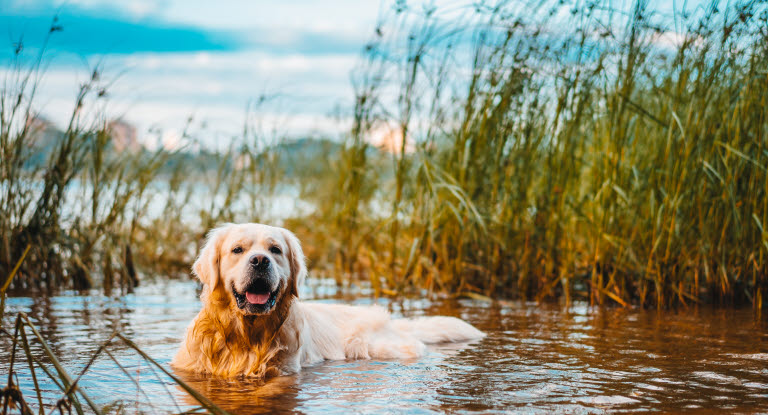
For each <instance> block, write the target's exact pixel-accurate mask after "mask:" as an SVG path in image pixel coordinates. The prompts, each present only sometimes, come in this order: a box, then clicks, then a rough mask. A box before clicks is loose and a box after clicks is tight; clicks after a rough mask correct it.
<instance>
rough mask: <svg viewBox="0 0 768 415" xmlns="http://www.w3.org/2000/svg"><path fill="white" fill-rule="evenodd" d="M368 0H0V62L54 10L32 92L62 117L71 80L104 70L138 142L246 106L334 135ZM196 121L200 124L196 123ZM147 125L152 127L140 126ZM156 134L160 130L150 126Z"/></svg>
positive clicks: (231, 116)
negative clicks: (42, 62) (36, 85)
mask: <svg viewBox="0 0 768 415" xmlns="http://www.w3.org/2000/svg"><path fill="white" fill-rule="evenodd" d="M379 7H380V4H379V2H378V1H370V2H368V1H354V0H343V1H333V2H318V1H243V2H221V3H220V2H211V1H198V0H192V1H182V0H133V1H123V2H112V1H104V0H69V1H58V0H0V70H1V71H3V72H6V71H7V70H8V69H7V68H8V64H9V62H10V58H11V57H12V51H13V48H14V47H15V45H16V44H17V42H18V41H19V39H22V40H23V45H24V56H25V58H26V59H28V61H32V60H33V59H34V57H35V56H36V51H37V50H39V48H40V46H41V45H42V43H43V40H44V38H45V36H46V34H47V33H48V29H49V28H50V27H51V24H52V19H53V17H54V16H58V20H57V21H56V22H55V24H56V25H58V26H60V27H61V29H62V30H61V31H57V32H56V33H54V34H53V36H52V37H51V39H50V41H49V44H48V47H47V49H46V54H45V62H46V65H47V69H46V73H45V77H44V80H43V83H42V86H41V88H39V93H38V97H37V104H38V105H37V107H38V109H39V111H41V113H42V114H44V115H45V116H46V117H48V118H49V119H51V120H52V121H54V122H55V123H57V124H64V123H65V122H66V120H67V116H68V114H69V113H70V112H71V109H72V105H73V102H74V98H75V94H76V90H77V87H78V85H80V84H81V83H82V82H84V81H85V80H86V79H87V77H88V76H89V75H90V73H91V71H92V69H93V68H94V67H95V66H96V65H99V66H100V67H101V68H103V78H104V79H112V80H114V82H113V83H112V84H111V86H110V88H109V105H108V107H107V109H108V111H109V113H110V115H111V116H113V117H120V116H121V117H123V118H125V119H126V120H128V121H130V122H132V123H134V124H135V125H137V127H139V131H140V135H141V136H142V138H143V139H145V140H147V141H148V142H150V144H152V143H151V141H152V140H156V138H155V136H156V135H159V136H164V137H165V139H166V140H167V141H168V140H170V141H173V140H174V137H176V136H178V135H179V134H180V132H181V131H182V130H183V129H184V127H185V124H186V121H187V119H188V118H189V117H190V116H193V117H194V120H195V121H194V123H195V124H194V125H195V126H196V127H195V128H197V127H200V128H204V130H201V131H202V132H201V133H200V135H201V136H202V137H201V138H203V139H204V140H206V141H209V142H217V141H221V140H222V138H226V137H228V136H231V135H232V134H237V133H238V132H239V131H241V130H242V125H243V120H244V118H245V113H246V106H247V105H248V103H249V102H253V101H255V100H257V99H258V98H259V97H260V96H268V97H270V99H269V100H267V101H266V103H265V104H262V105H260V106H259V107H258V108H256V109H254V110H253V117H255V118H258V119H259V120H260V123H259V124H260V126H261V127H262V128H263V129H264V130H266V131H272V130H276V131H278V132H279V133H281V134H286V135H306V134H337V133H338V132H339V131H341V130H342V129H343V128H344V125H343V124H344V123H343V121H342V122H341V123H340V122H339V120H338V117H334V116H333V112H334V111H335V109H336V108H339V107H342V108H343V107H348V106H349V105H350V104H351V103H352V102H353V99H352V88H351V85H350V82H349V74H350V71H351V69H352V67H353V66H354V64H355V63H356V62H357V60H358V57H359V55H360V51H361V50H362V48H363V46H364V45H365V43H366V41H367V40H368V39H369V38H370V36H371V35H372V33H373V29H374V28H375V25H376V20H377V16H378V14H379ZM203 126H204V127H203ZM149 131H152V133H151V134H150V133H148V132H149ZM156 131H160V132H158V133H156V134H155V132H156Z"/></svg>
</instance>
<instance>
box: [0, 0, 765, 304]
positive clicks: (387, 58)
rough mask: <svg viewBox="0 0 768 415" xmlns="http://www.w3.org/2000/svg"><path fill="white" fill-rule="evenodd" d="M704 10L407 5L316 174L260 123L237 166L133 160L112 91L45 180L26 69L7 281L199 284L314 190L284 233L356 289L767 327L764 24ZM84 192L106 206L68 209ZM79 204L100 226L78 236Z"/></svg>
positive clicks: (733, 12)
mask: <svg viewBox="0 0 768 415" xmlns="http://www.w3.org/2000/svg"><path fill="white" fill-rule="evenodd" d="M411 7H412V6H411ZM683 7H685V6H681V7H680V8H678V9H676V10H654V9H651V8H650V7H649V6H648V3H647V2H644V1H633V2H629V3H627V4H621V5H619V4H616V3H615V2H604V1H589V2H585V1H576V2H560V1H554V0H553V1H545V2H533V1H530V2H526V1H506V0H501V1H499V2H497V3H482V2H481V3H476V4H472V5H468V6H456V7H453V8H436V7H431V6H430V7H424V8H421V9H414V8H410V7H409V6H408V5H407V3H404V2H395V3H394V4H393V5H392V7H391V8H389V9H386V10H385V12H384V14H383V15H382V16H381V19H380V20H381V22H380V24H379V26H378V27H376V28H375V31H374V33H375V35H374V36H373V38H372V39H371V41H370V43H369V44H368V45H367V46H366V48H365V51H364V54H363V56H362V59H361V61H360V65H359V66H358V67H356V68H355V70H354V71H353V73H352V80H353V86H354V88H355V91H356V97H355V102H354V105H353V106H352V108H353V110H352V112H351V114H349V116H350V119H351V121H352V128H351V130H350V131H349V132H348V134H346V135H345V136H344V137H343V139H342V140H341V141H340V142H334V141H333V140H319V141H317V140H316V141H311V142H310V141H307V142H305V144H306V145H307V146H315V147H317V148H320V150H319V152H316V153H311V154H310V153H309V151H308V150H307V149H306V148H301V147H297V148H291V147H290V146H291V144H286V143H285V142H284V141H282V137H280V136H275V135H274V134H264V133H262V132H261V131H260V130H259V128H258V120H254V119H253V117H251V116H250V115H249V117H248V118H247V120H246V123H245V128H244V129H243V134H242V135H241V136H239V137H234V138H232V139H231V140H227V142H228V143H229V144H228V145H227V146H225V147H223V148H215V149H211V148H210V147H206V146H205V145H198V144H196V143H198V142H200V143H202V142H205V141H206V140H204V139H203V138H202V137H199V138H198V137H194V136H192V135H191V134H189V133H186V132H185V134H184V139H185V142H187V143H189V144H188V145H187V146H186V147H182V148H180V149H176V150H158V151H157V152H156V153H150V152H147V151H142V152H140V153H138V154H135V155H131V154H129V153H127V152H122V153H120V154H119V155H117V154H115V152H114V151H110V145H112V144H111V143H112V133H111V131H110V129H109V128H107V127H108V125H107V124H106V123H104V122H103V121H104V117H103V116H101V115H100V113H99V111H98V110H92V111H91V113H90V116H86V115H85V114H86V110H87V109H88V108H94V105H90V106H89V105H88V104H89V103H90V104H94V103H98V102H100V100H102V99H104V96H105V95H106V94H105V93H104V88H103V87H102V84H103V82H102V81H101V80H100V74H99V73H98V71H95V72H94V76H92V79H91V81H90V82H89V83H88V84H87V85H85V86H84V87H83V90H82V91H81V93H80V95H78V97H77V99H76V102H75V106H74V111H73V116H72V122H71V123H70V125H69V127H68V128H67V129H66V131H65V133H64V134H63V136H62V137H63V138H62V139H61V140H59V141H57V144H56V147H55V151H53V152H52V153H51V156H50V159H49V160H47V161H46V162H44V163H37V164H34V163H31V162H30V161H29V160H30V159H32V158H34V156H35V154H36V153H35V151H34V147H31V146H30V145H29V143H30V141H31V140H33V135H34V134H31V131H30V129H29V127H28V126H31V125H34V123H33V122H30V120H33V119H34V115H35V114H34V111H33V109H34V107H33V105H32V102H33V101H34V91H35V85H36V83H35V82H33V81H34V80H35V79H38V78H39V77H40V76H42V74H41V73H40V72H39V69H38V68H39V64H33V65H32V66H31V67H28V68H27V67H23V66H21V65H19V66H18V68H17V70H16V72H14V73H15V75H13V76H15V78H13V79H9V80H7V81H6V83H5V86H4V88H3V90H2V94H1V95H2V98H3V99H2V101H1V102H2V108H0V109H1V110H2V111H0V115H2V116H1V117H0V124H1V125H0V127H2V128H0V132H1V134H0V151H2V154H3V164H2V167H0V171H2V177H0V179H1V180H0V182H1V183H2V184H3V187H2V188H0V190H2V191H3V198H2V200H1V201H0V221H2V222H0V225H2V226H0V233H1V234H0V242H2V244H0V275H8V273H9V272H10V270H11V269H12V268H13V266H14V264H16V261H18V259H19V258H20V256H21V253H22V251H23V250H24V248H25V247H26V246H27V245H31V246H32V248H31V251H30V253H29V256H28V258H27V259H26V261H24V266H23V267H22V268H21V270H20V272H19V275H18V276H17V277H16V279H15V280H14V283H13V284H14V286H15V285H18V286H29V285H44V284H43V282H46V281H47V283H48V285H56V282H63V283H64V284H65V285H70V286H75V287H87V286H89V285H91V282H92V281H96V282H98V281H103V283H104V285H105V286H108V287H111V286H113V285H116V284H117V283H118V282H119V285H120V286H122V287H130V286H132V285H134V284H135V283H136V282H137V280H138V277H137V275H138V274H139V273H141V272H142V270H143V271H144V272H145V273H153V274H154V273H161V274H168V275H185V274H187V273H188V269H189V264H190V263H191V261H192V260H193V258H194V254H195V252H196V249H197V248H198V245H199V243H200V240H201V239H202V237H203V235H204V234H205V232H206V230H207V229H209V228H210V227H212V226H215V225H216V224H219V223H221V222H224V221H268V222H269V221H271V220H272V219H273V218H271V217H269V215H267V214H266V212H267V211H268V210H269V207H270V203H273V201H272V200H273V199H272V197H273V196H275V195H277V194H279V193H280V191H281V189H285V188H296V189H298V191H299V194H300V196H299V198H300V199H301V200H302V201H304V202H307V203H309V204H310V205H311V206H312V207H313V209H311V211H310V212H308V213H306V214H303V213H302V214H299V215H297V216H296V217H290V218H287V219H285V220H283V221H282V224H283V225H285V226H288V227H290V228H291V229H293V230H294V231H295V232H296V233H297V235H298V236H299V237H300V238H301V239H302V240H303V241H304V245H305V251H306V253H307V255H308V256H309V258H310V263H311V265H312V270H313V273H314V274H315V275H316V276H332V277H334V278H336V280H337V281H338V282H339V284H349V283H352V282H356V281H360V280H362V281H367V282H368V283H370V284H371V286H372V287H373V288H374V290H375V291H376V292H377V293H385V294H398V293H407V292H413V291H414V290H419V289H424V290H426V291H427V292H430V293H433V292H434V293H437V292H442V293H452V294H458V295H469V296H491V297H515V298H526V299H536V300H543V299H548V298H564V299H565V300H566V301H569V300H570V299H571V298H573V297H578V298H585V299H589V300H590V301H592V302H593V303H598V304H602V303H606V302H609V303H618V304H621V305H629V304H641V305H646V306H656V307H667V306H670V305H676V304H689V303H699V302H720V303H751V304H753V306H754V307H755V308H756V309H761V308H762V305H763V299H764V297H765V291H766V282H767V281H768V268H767V265H766V254H768V233H767V232H766V230H765V226H766V225H765V224H766V221H768V206H766V205H767V204H768V178H767V177H766V174H767V171H766V169H767V168H768V141H767V138H766V128H767V127H768V124H767V123H768V121H767V120H768V105H766V104H767V103H768V29H766V27H768V16H767V15H766V7H765V4H763V3H762V2H758V1H743V2H737V3H729V4H725V5H723V4H719V3H717V2H715V3H711V4H708V5H704V6H699V7H696V8H688V9H684V8H683ZM262 101H263V100H260V101H259V102H262ZM100 117H101V118H100ZM189 130H190V131H193V130H195V128H189ZM382 131H383V132H384V133H383V135H384V137H385V138H384V143H383V147H384V148H381V149H378V148H376V147H375V146H374V145H373V144H372V142H371V137H373V136H375V135H378V136H381V135H382ZM205 133H206V132H205V131H203V132H202V133H201V134H205ZM318 143H320V144H318ZM307 148H308V147H307ZM74 180H78V182H79V183H85V185H82V186H80V187H79V189H81V191H82V192H87V193H88V194H82V195H81V196H82V197H80V198H74V197H73V196H72V195H71V194H69V193H67V189H71V188H72V187H73V186H72V183H73V181H74ZM40 189H43V190H42V191H41V190H40ZM200 195H204V196H203V197H202V198H201V196H200ZM73 198H74V199H77V200H79V199H82V200H88V201H89V204H88V205H87V206H85V205H84V206H82V209H75V213H72V212H68V213H67V217H66V218H65V220H64V219H62V215H63V214H64V213H63V212H64V210H65V207H66V206H67V204H68V203H71V201H72V200H73ZM158 200H160V201H161V203H160V206H161V209H160V212H159V214H158V213H154V214H150V213H148V206H149V203H150V201H154V202H155V204H156V205H157V203H156V202H157V201H158ZM199 201H202V203H203V204H202V205H195V202H199ZM190 209H192V210H190Z"/></svg>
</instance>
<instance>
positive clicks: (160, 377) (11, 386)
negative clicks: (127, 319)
mask: <svg viewBox="0 0 768 415" xmlns="http://www.w3.org/2000/svg"><path fill="white" fill-rule="evenodd" d="M12 330H13V332H12V333H11V331H9V330H8V328H7V327H2V326H0V335H3V336H7V337H8V338H9V339H10V340H11V342H12V343H11V350H10V351H9V353H10V359H9V370H8V378H7V382H6V386H5V387H4V388H3V389H2V391H0V405H1V406H2V410H1V412H0V413H2V414H3V415H5V414H7V413H9V411H11V410H14V409H17V410H18V411H19V412H20V413H22V414H25V415H27V414H30V415H31V414H34V413H35V412H37V413H40V414H43V413H45V411H46V409H49V410H50V412H49V413H54V412H55V411H58V412H59V413H61V414H64V413H72V412H73V411H74V412H75V413H77V414H83V413H86V412H89V413H95V414H103V413H126V412H127V411H128V407H127V406H126V402H121V401H118V402H114V403H110V404H107V405H102V406H100V405H98V404H97V403H96V402H94V401H93V400H92V399H91V398H90V397H89V396H88V393H87V392H86V391H85V390H83V388H81V387H80V386H79V384H78V383H79V382H80V381H81V379H83V378H84V377H87V376H88V371H89V369H90V368H91V367H92V365H93V363H94V362H95V361H96V360H97V359H109V360H110V361H111V362H112V363H114V365H115V372H116V373H119V374H118V375H116V376H121V375H122V376H125V377H126V378H127V379H128V380H130V382H131V383H133V384H134V385H135V386H136V389H137V399H138V401H137V402H131V403H128V404H129V405H133V404H139V405H141V407H142V408H143V409H146V408H151V409H152V410H153V411H156V410H157V408H155V407H154V405H153V404H154V403H155V402H156V401H157V399H156V397H155V399H153V398H152V397H150V396H148V395H147V393H146V392H145V391H144V390H143V389H142V387H141V385H140V383H139V381H138V379H137V378H136V376H138V373H137V374H136V375H132V374H131V373H130V372H129V371H128V370H127V369H126V368H125V367H124V366H123V365H122V364H121V363H120V361H118V359H116V358H115V356H114V355H113V354H112V352H111V351H110V350H111V349H112V350H114V348H116V347H128V348H129V349H131V350H133V351H134V352H135V353H136V354H137V355H138V356H140V357H141V358H142V359H143V361H144V362H145V363H146V364H147V365H148V368H149V369H150V370H149V372H151V373H152V375H153V376H154V377H155V378H156V379H157V381H158V382H160V383H161V384H163V385H165V384H166V383H167V382H168V381H169V380H170V381H171V382H172V383H173V384H175V385H176V386H178V387H179V388H181V389H183V390H184V391H185V392H187V393H188V394H189V395H190V396H191V397H192V399H194V400H195V401H196V402H198V403H199V404H200V406H199V407H198V408H193V409H191V410H187V411H182V410H181V408H180V406H179V404H178V402H177V401H176V399H175V396H174V395H173V394H172V393H171V392H170V390H168V389H167V388H166V391H167V393H168V396H169V398H170V402H173V404H174V405H175V407H176V409H177V410H178V412H179V413H212V414H226V413H227V412H226V411H224V410H222V409H221V408H219V407H218V406H216V404H214V403H213V402H211V401H210V400H208V399H207V398H206V397H205V396H203V395H201V394H200V393H199V392H197V391H196V390H195V389H193V388H192V387H190V386H189V385H187V384H186V383H185V382H184V381H182V380H181V379H179V378H178V377H176V376H175V375H174V374H172V373H170V372H169V371H168V370H167V369H166V368H165V367H164V366H163V365H161V364H159V363H158V362H157V361H155V360H154V359H152V358H151V357H150V356H149V355H147V354H146V353H145V352H144V351H142V350H141V348H140V347H138V346H137V345H136V343H134V342H133V341H132V340H130V339H129V338H127V337H125V336H124V335H123V334H122V333H120V332H118V331H114V332H113V333H112V334H111V335H110V336H108V338H107V339H106V340H105V341H103V342H102V343H101V344H100V345H99V347H98V348H97V350H96V351H95V352H94V353H93V355H92V356H91V357H90V358H89V360H88V362H87V363H86V364H85V365H84V367H83V368H82V369H81V370H80V372H79V373H78V374H77V376H74V377H73V376H72V374H70V373H68V372H67V370H66V369H65V368H64V365H62V363H61V361H60V360H59V358H58V357H57V356H56V355H55V354H54V353H53V351H52V350H51V348H50V346H49V345H48V343H47V342H46V341H45V339H44V338H43V337H42V336H41V334H40V332H39V331H38V330H37V328H35V326H34V325H33V324H32V323H31V322H30V320H29V317H28V316H27V315H26V314H24V313H19V314H18V315H17V316H16V319H15V323H14V326H13V329H12ZM27 330H30V332H31V335H32V336H31V337H27ZM34 346H37V348H38V349H42V353H40V354H38V355H36V354H34V353H33V352H32V350H33V347H34ZM22 351H23V352H24V357H25V360H26V363H27V367H28V369H29V370H28V372H26V373H24V375H26V376H29V377H31V378H32V383H33V386H34V388H33V391H22V390H21V389H20V388H19V381H18V372H19V371H20V370H21V369H20V368H19V367H18V366H17V365H21V364H22V362H21V358H20V354H21V352H22ZM44 377H45V378H47V379H48V380H50V382H52V383H53V384H55V386H56V387H58V388H59V389H60V391H61V395H60V398H58V399H56V400H55V401H52V402H51V401H50V396H46V397H44V396H43V394H42V390H41V386H40V382H41V381H42V380H43V378H44ZM30 392H34V394H35V400H36V402H35V403H36V404H37V411H35V410H33V409H32V408H33V406H34V403H30V402H27V399H28V398H25V393H30Z"/></svg>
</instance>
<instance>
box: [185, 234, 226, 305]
mask: <svg viewBox="0 0 768 415" xmlns="http://www.w3.org/2000/svg"><path fill="white" fill-rule="evenodd" d="M230 225H231V224H229V223H227V224H225V225H222V226H219V227H217V228H214V229H211V230H210V231H209V232H208V236H207V237H206V240H205V245H203V249H201V250H200V255H199V256H198V257H197V260H196V261H195V263H194V264H193V265H192V272H193V273H194V274H195V275H196V276H197V278H198V279H200V282H202V283H203V284H205V285H207V286H208V287H210V290H211V291H213V290H214V288H216V285H217V284H218V282H219V262H220V261H221V254H220V250H221V243H222V242H223V240H224V234H226V233H227V229H228V228H229V226H230Z"/></svg>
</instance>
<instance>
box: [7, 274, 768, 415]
mask: <svg viewBox="0 0 768 415" xmlns="http://www.w3.org/2000/svg"><path fill="white" fill-rule="evenodd" d="M196 288H197V287H196V284H195V283H192V282H177V281H176V282H174V281H171V282H164V283H158V284H153V285H149V286H144V287H141V288H140V289H138V290H137V292H136V294H131V295H127V296H123V297H119V298H111V297H106V296H102V295H90V296H81V295H74V294H68V295H61V296H56V297H32V298H28V297H15V298H9V299H8V303H7V310H6V316H5V319H4V322H3V327H6V328H7V327H8V325H10V324H11V323H12V321H13V317H14V314H15V313H16V312H18V311H24V312H26V313H28V314H29V316H30V317H31V318H32V320H33V321H34V323H35V324H36V325H37V326H38V328H39V329H40V331H41V333H42V335H43V336H44V337H45V338H46V339H47V340H48V342H49V343H50V345H51V347H52V349H53V351H54V352H55V353H56V354H57V355H58V356H59V358H60V359H61V360H62V361H63V362H64V363H65V366H66V368H67V370H68V371H69V372H70V373H71V374H77V373H79V372H80V370H82V368H83V367H84V365H85V364H86V363H87V361H88V360H89V358H90V356H91V355H92V354H93V352H94V351H95V350H96V349H97V348H98V347H99V345H100V343H101V342H103V341H104V340H105V339H106V338H107V337H108V336H109V334H110V333H111V332H112V330H113V328H115V327H116V328H118V329H120V330H121V331H122V332H123V333H125V334H126V335H127V336H128V337H129V338H131V339H133V340H134V341H135V342H136V343H138V344H139V346H141V348H142V349H143V350H144V351H145V352H147V353H148V354H149V355H150V356H152V357H153V358H155V359H156V360H158V361H159V362H161V363H162V364H164V365H166V366H167V364H168V362H169V361H170V360H171V358H172V357H173V355H174V353H175V351H176V348H177V347H178V345H179V342H180V341H181V338H182V335H183V333H184V330H185V328H186V326H187V324H188V323H189V321H190V320H191V319H192V318H193V317H194V315H195V314H196V312H197V310H198V309H199V307H200V305H199V300H198V299H197V292H196ZM335 292H336V290H335V289H334V288H333V286H332V285H327V284H324V283H317V282H316V283H315V284H314V285H313V287H310V288H308V289H307V291H306V294H307V297H311V298H315V300H313V301H343V302H351V303H355V304H373V303H377V304H380V305H383V306H385V307H388V308H389V309H390V310H391V311H392V313H393V314H395V315H396V316H418V315H437V314H441V315H452V316H457V317H461V318H463V319H466V320H467V321H469V322H471V323H472V324H474V325H476V326H477V327H478V328H480V329H481V330H484V331H485V332H487V333H488V336H487V337H486V338H485V339H483V340H481V341H479V342H476V343H474V344H459V345H444V346H435V347H431V348H430V352H429V354H428V355H427V356H425V357H423V358H420V359H414V360H388V361H338V362H326V363H322V364H318V365H316V366H313V367H309V368H305V369H304V370H303V372H302V373H301V374H299V375H295V376H289V377H280V378H277V379H273V380H271V381H269V382H268V383H267V384H265V385H262V384H259V383H257V382H253V381H247V380H242V379H234V380H215V379H205V378H201V377H188V376H186V377H183V379H184V380H186V381H188V382H190V384H192V385H193V386H194V387H195V388H197V389H198V390H200V391H201V392H203V393H204V394H205V395H206V396H208V397H209V398H211V399H212V400H213V401H214V402H215V403H217V404H218V405H220V406H221V407H223V408H224V409H227V410H229V411H231V412H233V413H244V414H247V413H260V412H264V413H266V412H269V413H275V412H314V413H329V412H330V413H333V412H335V413H350V412H365V413H377V412H410V413H434V412H485V413H495V412H502V411H511V412H523V413H552V412H558V413H563V412H567V413H577V414H578V413H603V412H621V411H625V412H639V411H665V412H683V411H691V412H696V413H699V412H721V411H726V412H749V413H752V412H764V413H768V323H766V321H765V320H764V319H763V320H756V319H755V317H754V313H753V311H752V310H751V309H744V310H713V309H710V308H703V307H702V308H699V309H696V308H691V309H687V310H678V311H663V312H657V311H647V310H625V309H617V308H605V309H599V308H594V307H589V306H588V305H586V304H575V305H573V306H571V307H570V308H567V309H566V308H563V307H562V306H558V305H536V304H532V303H522V302H501V303H484V302H480V301H474V300H458V301H456V300H440V301H427V300H402V301H391V300H387V299H378V300H374V299H370V298H367V297H358V298H352V299H350V298H341V296H339V295H337V294H336V293H335ZM109 350H110V351H111V352H112V354H113V355H114V356H115V357H116V358H117V360H118V361H119V362H120V363H121V365H123V366H124V367H125V368H126V370H127V371H128V373H130V374H131V375H132V376H134V377H135V378H136V379H137V380H138V382H139V385H140V386H141V391H139V390H138V389H137V387H136V385H135V384H134V383H133V382H132V381H131V380H129V379H128V377H127V376H126V375H125V374H124V373H123V372H121V371H120V369H118V368H117V366H116V365H115V364H114V363H113V362H112V361H111V360H109V358H108V357H106V356H103V357H102V358H99V359H97V360H96V362H95V363H94V365H93V366H92V367H91V368H90V370H89V371H88V372H87V373H86V374H85V376H83V379H82V380H81V385H82V386H83V387H84V388H85V390H86V391H87V392H88V393H89V395H90V396H91V398H92V399H93V400H95V401H96V402H97V403H98V404H100V405H107V404H114V403H118V404H119V405H122V409H123V410H124V411H125V412H127V413H138V412H146V413H169V412H181V411H182V410H188V409H191V408H194V407H195V406H196V405H195V404H194V402H193V401H192V400H191V399H190V398H189V397H187V396H186V393H184V392H182V391H181V389H179V388H178V387H176V386H175V385H174V384H173V383H172V382H171V381H170V380H169V379H167V378H158V377H156V376H155V375H154V374H153V372H152V370H151V369H150V367H149V365H148V364H147V363H145V362H144V361H143V360H142V359H141V358H139V356H137V354H136V353H135V352H134V351H133V350H131V349H129V348H127V347H125V346H123V345H121V344H119V343H118V342H115V344H114V345H113V346H110V348H109ZM33 353H34V354H36V355H41V350H40V348H39V347H38V346H35V347H34V348H33ZM9 359H10V342H9V339H8V337H7V336H5V335H0V376H1V377H0V384H2V385H3V386H4V385H5V383H6V379H7V377H6V376H7V373H8V363H9ZM17 365H18V366H16V368H17V369H18V371H19V372H18V379H19V383H20V384H21V389H22V391H23V392H24V396H25V398H26V400H27V402H28V403H30V404H31V405H33V406H35V404H36V398H35V394H34V392H33V389H32V379H31V377H30V376H29V372H28V370H25V369H26V361H25V360H24V359H23V353H22V357H21V358H20V360H17ZM39 375H42V376H44V375H43V374H42V373H40V374H39ZM43 390H44V391H45V393H44V398H45V402H46V404H47V405H50V404H53V403H54V402H55V401H56V400H57V399H59V398H60V396H61V392H59V391H58V389H57V388H56V386H55V385H54V384H53V383H51V382H50V381H47V382H43ZM49 411H50V409H49V410H48V411H46V412H49Z"/></svg>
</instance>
